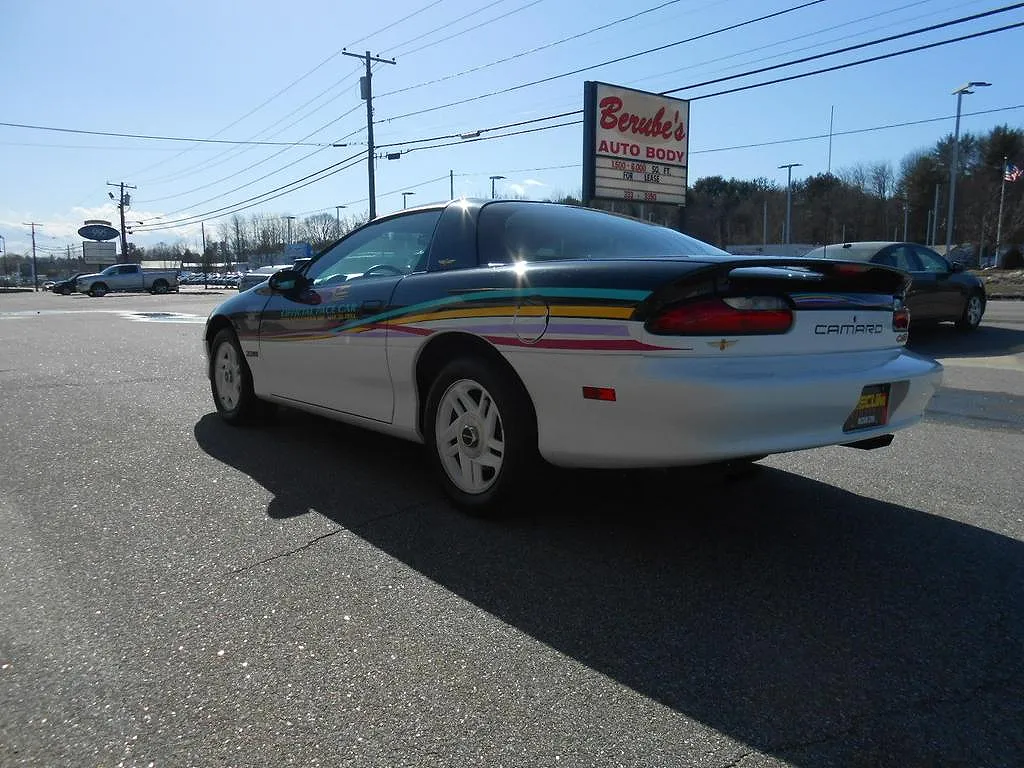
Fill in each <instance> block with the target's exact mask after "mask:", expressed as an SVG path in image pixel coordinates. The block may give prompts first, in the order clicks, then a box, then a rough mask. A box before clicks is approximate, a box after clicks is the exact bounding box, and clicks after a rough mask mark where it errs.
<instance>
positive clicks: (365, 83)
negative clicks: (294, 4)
mask: <svg viewBox="0 0 1024 768" xmlns="http://www.w3.org/2000/svg"><path fill="white" fill-rule="evenodd" d="M341 52H342V53H343V54H344V55H345V56H354V57H355V58H357V59H363V60H364V61H365V62H366V74H365V75H364V76H363V77H361V78H360V79H359V88H360V90H361V91H362V96H363V98H364V99H365V100H366V144H367V148H366V153H367V154H366V162H367V170H368V172H369V181H370V221H373V220H374V219H375V218H377V188H376V184H375V182H374V178H373V160H374V157H373V72H372V71H371V69H370V64H371V63H373V62H377V63H379V64H394V63H395V60H394V59H381V58H377V57H376V56H371V55H370V52H369V51H367V52H366V53H365V54H362V55H360V54H358V53H351V52H349V51H346V50H345V49H344V48H343V49H342V50H341Z"/></svg>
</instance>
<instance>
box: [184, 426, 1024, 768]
mask: <svg viewBox="0 0 1024 768" xmlns="http://www.w3.org/2000/svg"><path fill="white" fill-rule="evenodd" d="M195 436H196V438H197V440H198V443H199V445H200V446H201V448H202V449H203V450H204V451H206V452H207V453H208V454H209V455H211V456H212V457H214V458H216V459H218V460H219V461H221V462H223V463H225V464H226V465H228V466H231V467H234V468H235V469H237V470H239V471H241V472H243V473H245V474H247V475H249V476H251V477H252V478H253V479H254V480H255V481H256V482H258V483H259V484H260V485H262V486H263V487H264V488H266V489H268V490H269V491H270V492H271V493H272V494H274V500H273V502H272V503H271V504H270V507H269V509H268V514H270V515H271V516H273V517H275V518H287V517H291V516H294V515H301V514H305V513H308V512H311V511H313V512H316V513H318V514H321V515H324V516H326V517H327V518H329V519H330V520H332V521H334V522H336V523H337V524H338V525H339V526H343V527H344V528H346V529H348V530H351V531H352V532H354V533H355V534H357V535H359V536H360V537H362V538H363V539H364V540H366V541H367V542H369V543H370V544H372V545H374V546H375V547H377V548H379V549H380V550H382V551H383V552H385V553H387V554H388V555H390V556H392V557H395V558H398V559H399V560H401V561H402V562H404V563H405V564H407V565H408V566H409V567H411V568H414V569H416V570H417V571H419V572H420V573H422V574H423V575H424V576H426V577H427V578H429V579H431V580H433V581H434V582H436V583H438V584H440V585H442V586H444V587H445V588H447V589H448V590H450V591H451V592H453V593H454V594H456V595H458V596H460V597H462V598H464V599H465V600H468V601H471V602H472V603H473V604H474V605H476V606H478V607H479V608H480V609H482V610H484V611H487V612H488V613H490V614H492V615H493V616H496V617H497V618H499V619H500V620H502V621H504V622H507V623H509V624H511V625H513V626H515V627H517V628H518V629H520V630H521V631H523V632H525V633H527V634H529V635H530V636H532V637H534V638H536V639H537V640H539V641H541V642H543V643H546V644H547V645H549V646H550V647H552V648H554V649H556V650H557V651H558V652H560V653H563V654H565V655H567V656H569V657H571V658H572V659H575V660H577V661H579V662H581V663H583V664H586V665H587V666H589V667H590V668H591V669H593V670H595V671H597V672H598V673H600V674H603V675H606V676H608V677H610V678H611V679H613V680H615V681H618V682H619V683H621V684H622V685H625V686H628V687H629V688H631V689H632V690H634V691H636V692H638V693H640V694H642V695H644V696H647V697H650V698H652V699H654V700H656V701H658V702H661V703H662V704H664V705H665V706H667V707H671V708H672V709H674V710H676V711H678V712H680V713H683V714H685V715H686V716H688V717H691V718H694V719H696V720H698V721H700V722H702V723H704V724H706V725H708V726H710V727H712V728H714V729H717V730H718V731H720V732H722V733H724V734H726V735H728V736H730V737H732V738H735V739H738V740H740V741H742V742H744V743H746V744H748V745H750V746H751V747H753V748H755V749H757V750H759V751H762V752H766V753H770V754H773V755H776V756H778V757H780V758H782V759H784V760H786V761H787V762H788V763H790V764H794V765H800V766H821V765H844V766H883V765H885V766H888V765H893V766H896V765H898V766H912V765H914V766H916V765H940V764H941V765H946V766H950V765H957V766H960V765H962V766H976V765H992V766H994V765H1009V764H1011V763H1013V762H1014V761H1015V760H1016V759H1018V758H1019V755H1020V753H1021V749H1022V748H1024V731H1022V729H1021V723H1022V722H1024V543H1022V542H1021V541H1017V540H1014V539H1012V538H1008V537H1006V536H1003V535H999V534H997V533H993V532H990V531H987V530H983V529H980V528H977V527H974V526H972V525H968V524H965V523H962V522H957V521H954V520H950V519H946V518H943V517H937V516H935V515H931V514H927V513H925V512H921V511H919V510H915V509H912V508H908V507H903V506H898V505H894V504H889V503H886V502H883V501H879V500H876V499H872V498H868V497H864V496H859V495H856V494H854V493H851V492H848V491H845V490H842V489H840V488H836V487H833V486H830V485H827V484H823V483H820V482H816V481H814V480H810V479H807V478H805V477H802V476H799V475H796V474H792V473H788V472H785V471H780V470H776V469H772V468H768V467H762V468H761V470H760V471H759V472H756V473H754V474H753V475H752V476H751V477H749V478H746V479H744V480H741V481H729V480H726V479H723V478H721V477H712V478H708V477H706V476H704V473H702V472H700V471H694V470H689V471H671V472H576V471H573V472H569V471H561V470H557V471H552V472H550V473H548V475H546V476H545V477H543V478H539V479H538V484H537V487H536V489H535V492H534V493H533V494H532V499H533V502H532V503H531V504H529V505H528V506H527V507H526V508H524V509H523V510H522V514H521V515H520V516H518V517H516V518H514V519H508V520H504V521H495V522H486V521H481V520H475V519H472V518H468V517H465V516H463V515H461V514H460V513H458V512H456V511H455V510H454V509H452V508H451V507H450V506H449V505H448V504H447V503H446V502H445V501H444V499H443V497H442V496H441V494H440V491H439V490H438V488H437V486H436V485H435V483H434V480H433V478H432V477H431V476H430V474H429V472H428V471H427V469H426V468H425V466H424V459H423V456H422V452H421V449H420V448H419V447H418V446H415V445H412V444H408V443H405V442H402V441H398V440H393V439H390V438H387V437H383V436H379V435H374V434H369V433H365V432H363V431H361V430H358V429H355V428H349V427H346V426H343V425H339V424H334V423H331V422H327V421H324V420H321V419H318V418H315V417H312V416H307V415H305V414H298V413H295V412H292V411H290V410H289V411H284V412H283V415H282V417H281V418H280V419H279V421H278V422H277V423H276V424H275V425H272V426H270V427H267V428H265V429H257V430H238V429H232V428H230V427H227V426H225V425H224V424H223V423H222V422H221V421H220V420H219V419H218V418H217V417H216V415H215V414H210V415H208V416H204V417H203V418H202V419H200V421H199V422H198V423H197V424H196V427H195ZM538 716H539V717H543V713H538ZM1014 755H1016V756H1017V757H1014Z"/></svg>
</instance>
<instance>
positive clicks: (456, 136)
mask: <svg viewBox="0 0 1024 768" xmlns="http://www.w3.org/2000/svg"><path fill="white" fill-rule="evenodd" d="M581 114H583V110H582V109H577V110H573V111H571V112H562V113H560V114H557V115H548V116H547V117H534V118H531V119H529V120H519V121H518V122H515V123H503V124H502V125H494V126H491V127H490V128H478V129H476V130H473V131H463V132H462V133H448V134H444V135H441V136H431V137H430V138H427V139H409V140H408V141H398V142H394V143H392V144H378V145H377V149H386V148H390V147H404V146H407V145H409V144H422V143H425V142H431V141H441V140H442V139H461V138H466V139H471V138H476V136H478V135H479V134H482V133H490V132H491V131H498V130H501V129H503V128H518V127H519V126H522V125H531V124H533V123H542V122H544V121H546V120H557V119H558V118H560V117H572V116H573V115H581Z"/></svg>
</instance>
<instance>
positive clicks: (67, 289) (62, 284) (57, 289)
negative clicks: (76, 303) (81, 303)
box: [50, 272, 86, 296]
mask: <svg viewBox="0 0 1024 768" xmlns="http://www.w3.org/2000/svg"><path fill="white" fill-rule="evenodd" d="M84 274H86V273H85V272H79V273H78V274H77V275H72V276H71V277H69V278H68V279H67V280H58V281H57V282H56V283H54V284H53V288H51V289H50V290H52V291H53V292H54V293H59V294H62V295H64V296H70V295H71V294H72V293H74V292H75V280H77V279H78V278H79V277H81V276H82V275H84Z"/></svg>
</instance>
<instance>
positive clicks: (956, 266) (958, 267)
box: [950, 261, 964, 272]
mask: <svg viewBox="0 0 1024 768" xmlns="http://www.w3.org/2000/svg"><path fill="white" fill-rule="evenodd" d="M950 266H951V267H952V269H953V271H954V272H963V271H964V265H963V262H962V261H954V262H953V263H952V264H951V265H950Z"/></svg>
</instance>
